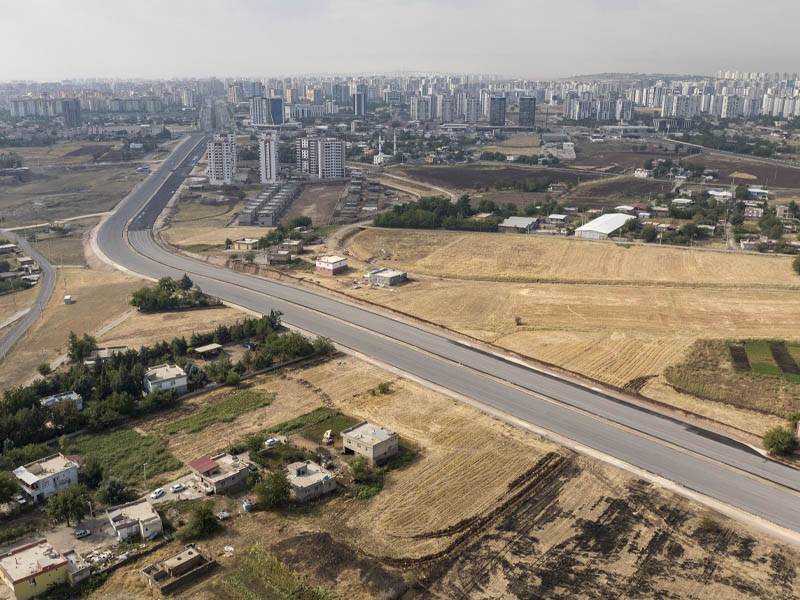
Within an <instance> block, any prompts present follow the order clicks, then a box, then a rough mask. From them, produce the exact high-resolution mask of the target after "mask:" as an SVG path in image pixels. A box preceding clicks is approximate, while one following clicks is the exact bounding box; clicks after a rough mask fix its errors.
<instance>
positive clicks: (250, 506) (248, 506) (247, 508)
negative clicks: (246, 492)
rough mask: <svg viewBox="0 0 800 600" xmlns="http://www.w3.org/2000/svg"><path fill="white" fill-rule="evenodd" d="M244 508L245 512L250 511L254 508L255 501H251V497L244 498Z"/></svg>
mask: <svg viewBox="0 0 800 600" xmlns="http://www.w3.org/2000/svg"><path fill="white" fill-rule="evenodd" d="M242 508H243V509H244V512H250V511H251V510H253V503H252V502H250V498H245V499H244V500H242Z"/></svg>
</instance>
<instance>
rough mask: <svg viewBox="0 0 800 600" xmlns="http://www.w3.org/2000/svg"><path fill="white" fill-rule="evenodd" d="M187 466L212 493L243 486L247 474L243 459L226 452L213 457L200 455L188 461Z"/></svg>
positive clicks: (220, 492) (224, 491)
mask: <svg viewBox="0 0 800 600" xmlns="http://www.w3.org/2000/svg"><path fill="white" fill-rule="evenodd" d="M189 468H190V469H191V470H192V473H194V474H195V477H197V478H198V479H199V480H200V481H201V482H202V483H203V484H204V485H205V487H206V489H207V490H209V493H214V494H224V493H226V492H228V491H231V490H234V489H237V488H242V487H244V485H245V484H246V483H247V476H248V474H249V471H248V470H247V463H246V462H245V461H243V460H240V459H239V457H238V456H231V455H230V454H226V453H223V454H218V455H217V456H214V457H208V456H201V457H200V458H198V459H196V460H193V461H192V462H190V463H189Z"/></svg>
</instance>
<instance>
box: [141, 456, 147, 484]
mask: <svg viewBox="0 0 800 600" xmlns="http://www.w3.org/2000/svg"><path fill="white" fill-rule="evenodd" d="M142 469H143V471H144V487H145V488H146V487H147V463H146V462H145V463H142Z"/></svg>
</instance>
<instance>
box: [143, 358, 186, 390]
mask: <svg viewBox="0 0 800 600" xmlns="http://www.w3.org/2000/svg"><path fill="white" fill-rule="evenodd" d="M144 389H145V391H146V392H147V393H148V394H152V393H153V392H175V393H176V394H185V393H186V390H187V389H188V384H187V380H186V371H184V370H183V369H181V368H180V367H179V366H178V365H170V364H167V363H164V364H163V365H157V366H155V367H151V368H149V369H147V371H146V372H145V374H144Z"/></svg>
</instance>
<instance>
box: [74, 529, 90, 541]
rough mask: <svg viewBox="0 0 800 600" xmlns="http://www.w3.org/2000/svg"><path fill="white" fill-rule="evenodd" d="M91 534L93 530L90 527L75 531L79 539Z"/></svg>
mask: <svg viewBox="0 0 800 600" xmlns="http://www.w3.org/2000/svg"><path fill="white" fill-rule="evenodd" d="M90 535H92V532H91V531H89V530H88V529H78V530H76V531H75V537H76V538H77V539H81V538H85V537H89V536H90Z"/></svg>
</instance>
